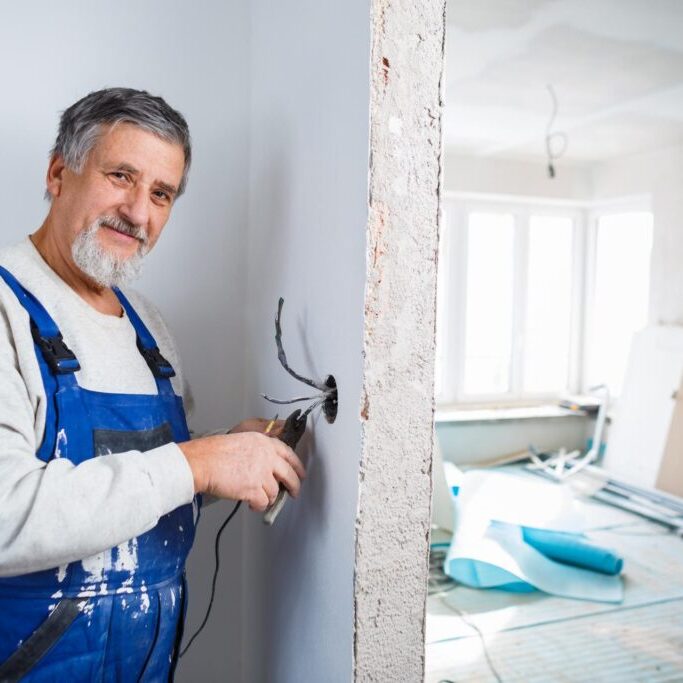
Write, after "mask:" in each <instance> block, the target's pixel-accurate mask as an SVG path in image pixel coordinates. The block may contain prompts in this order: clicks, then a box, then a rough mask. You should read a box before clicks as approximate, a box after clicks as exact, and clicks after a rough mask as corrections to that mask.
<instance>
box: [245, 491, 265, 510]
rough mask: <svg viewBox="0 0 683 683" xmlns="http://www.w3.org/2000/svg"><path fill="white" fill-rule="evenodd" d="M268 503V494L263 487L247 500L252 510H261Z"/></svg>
mask: <svg viewBox="0 0 683 683" xmlns="http://www.w3.org/2000/svg"><path fill="white" fill-rule="evenodd" d="M269 505H270V502H269V501H268V494H267V493H266V491H265V489H263V488H262V489H261V490H260V491H258V492H257V493H256V494H255V495H254V497H253V498H252V499H251V500H250V501H249V507H250V508H251V509H252V510H254V512H263V511H264V510H265V509H266V508H267V507H268V506H269Z"/></svg>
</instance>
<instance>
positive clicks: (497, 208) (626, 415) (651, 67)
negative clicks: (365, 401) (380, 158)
mask: <svg viewBox="0 0 683 683" xmlns="http://www.w3.org/2000/svg"><path fill="white" fill-rule="evenodd" d="M682 29H683V6H682V5H681V4H680V3H676V2H644V1H640V0H629V1H627V2H611V1H601V2H582V1H580V0H558V1H550V0H548V1H545V0H539V1H535V2H529V1H523V0H520V1H515V2H509V1H498V0H495V1H491V2H485V3H482V2H473V1H469V0H449V1H448V2H447V8H446V65H445V77H444V85H445V87H444V90H445V92H444V99H445V104H444V129H443V130H444V188H443V197H442V224H441V245H440V261H439V290H438V291H439V294H438V314H437V326H438V333H437V334H438V339H437V371H436V383H437V410H436V441H437V445H436V448H435V457H434V500H433V516H432V536H431V550H430V577H429V597H428V600H427V626H426V670H427V674H426V680H427V681H429V682H430V683H446V682H447V681H453V682H455V681H458V682H465V681H466V682H467V683H470V682H472V683H474V682H482V683H483V682H486V683H488V682H490V681H492V682H497V683H501V682H505V683H509V682H512V681H517V682H519V683H532V682H533V683H541V682H551V681H552V682H553V683H556V682H559V681H567V682H575V681H590V682H591V683H595V682H598V681H600V682H608V681H609V682H614V683H617V682H624V681H629V682H631V681H640V682H643V683H646V682H647V683H654V682H655V681H657V682H660V681H662V682H663V681H683V571H682V568H683V538H682V537H683V457H682V454H683V384H682V380H683V279H682V278H681V266H680V264H681V262H682V261H683V230H681V223H680V221H681V216H682V215H683V199H682V197H683V194H682V193H681V187H682V186H683V31H682Z"/></svg>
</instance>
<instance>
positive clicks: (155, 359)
mask: <svg viewBox="0 0 683 683" xmlns="http://www.w3.org/2000/svg"><path fill="white" fill-rule="evenodd" d="M113 290H114V294H116V296H117V297H118V300H119V302H120V303H121V305H122V306H123V309H124V310H125V311H126V315H127V316H128V319H129V320H130V322H131V324H132V325H133V328H134V329H135V333H136V335H137V346H138V350H139V351H140V353H141V354H142V357H143V358H144V359H145V361H146V362H147V365H148V366H149V369H150V370H151V371H152V374H153V375H154V379H155V380H156V383H157V387H158V389H159V393H168V392H171V393H173V387H172V386H171V382H170V379H171V377H175V374H176V373H175V370H174V369H173V366H172V365H171V364H170V363H169V362H168V361H167V360H166V359H165V358H164V357H163V356H162V355H161V351H159V347H158V345H157V343H156V340H155V339H154V337H153V336H152V333H151V332H150V331H149V329H147V326H146V325H145V323H143V322H142V318H140V316H139V315H138V314H137V312H136V311H135V309H134V308H133V306H132V305H131V303H130V301H128V299H127V298H126V296H125V295H124V294H123V292H122V291H121V290H120V289H119V288H118V287H113Z"/></svg>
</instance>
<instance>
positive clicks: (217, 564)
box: [178, 500, 242, 657]
mask: <svg viewBox="0 0 683 683" xmlns="http://www.w3.org/2000/svg"><path fill="white" fill-rule="evenodd" d="M240 505H242V501H241V500H238V501H237V503H235V507H234V508H233V509H232V512H231V513H230V514H229V515H228V516H227V518H226V520H225V521H224V522H223V524H221V527H220V529H219V530H218V533H217V534H216V542H215V544H214V562H215V566H214V569H213V578H212V579H211V597H210V598H209V606H208V607H207V608H206V614H205V615H204V619H203V620H202V623H201V624H200V625H199V628H198V629H197V630H196V631H195V632H194V633H193V634H192V637H191V638H190V640H189V642H188V643H187V645H186V646H185V647H184V648H183V649H182V650H181V651H180V655H178V656H179V657H182V656H183V655H185V653H186V652H187V651H188V650H189V649H190V646H191V645H192V643H194V641H195V638H197V636H198V635H199V634H200V633H201V632H202V629H203V628H204V627H205V626H206V622H207V621H208V620H209V615H210V614H211V608H212V607H213V599H214V598H215V597H216V580H217V579H218V570H219V569H220V564H221V558H220V544H221V534H222V533H223V530H224V529H225V527H226V526H228V524H229V523H230V520H231V519H232V518H233V517H234V516H235V515H236V514H237V511H238V510H239V509H240Z"/></svg>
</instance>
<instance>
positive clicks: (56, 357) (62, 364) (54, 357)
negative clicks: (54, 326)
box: [31, 321, 81, 375]
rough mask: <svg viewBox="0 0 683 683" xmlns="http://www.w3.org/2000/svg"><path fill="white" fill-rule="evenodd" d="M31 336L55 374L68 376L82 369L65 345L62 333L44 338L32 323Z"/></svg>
mask: <svg viewBox="0 0 683 683" xmlns="http://www.w3.org/2000/svg"><path fill="white" fill-rule="evenodd" d="M31 336H32V337H33V341H34V342H35V343H36V344H37V345H38V347H39V348H40V350H41V351H42V354H43V358H44V359H45V362H46V363H47V364H48V366H49V367H50V370H52V372H53V374H55V375H68V374H69V373H72V372H76V370H80V369H81V365H80V363H79V362H78V359H77V358H76V356H75V355H74V353H73V351H72V350H71V349H70V348H69V347H68V346H67V345H66V344H65V343H64V338H63V337H62V334H61V332H60V333H57V335H56V336H55V337H42V336H41V334H40V331H39V330H38V327H37V325H36V324H35V323H34V322H33V321H31Z"/></svg>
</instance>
